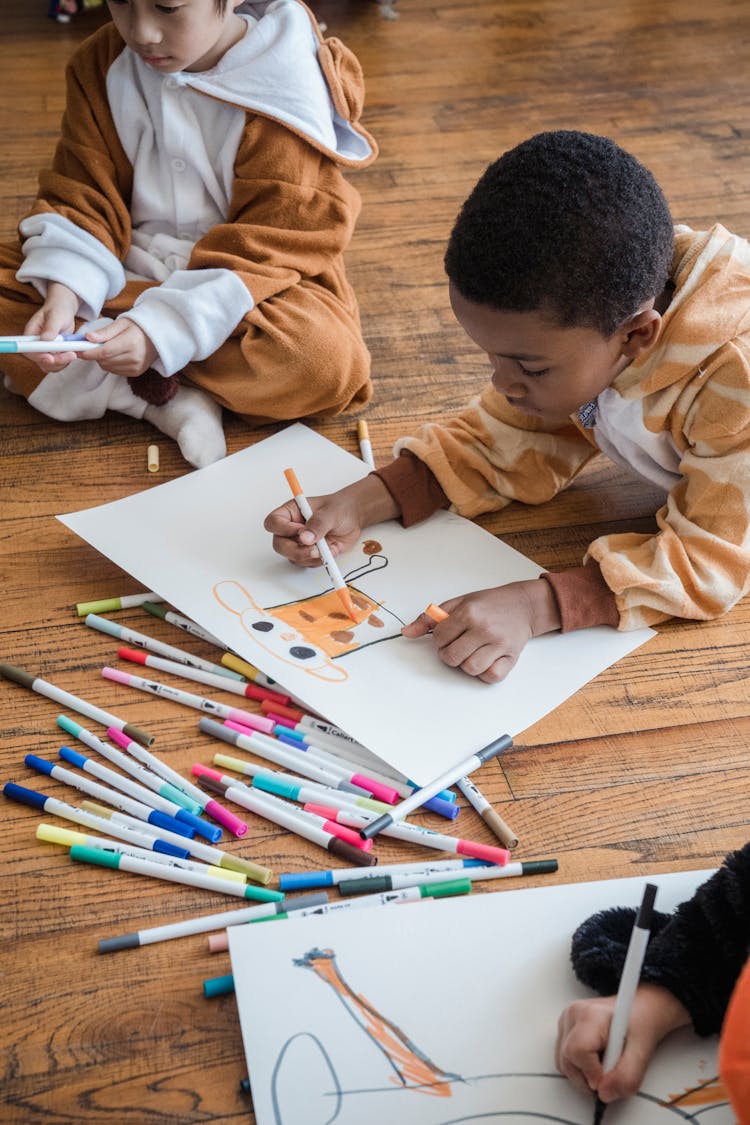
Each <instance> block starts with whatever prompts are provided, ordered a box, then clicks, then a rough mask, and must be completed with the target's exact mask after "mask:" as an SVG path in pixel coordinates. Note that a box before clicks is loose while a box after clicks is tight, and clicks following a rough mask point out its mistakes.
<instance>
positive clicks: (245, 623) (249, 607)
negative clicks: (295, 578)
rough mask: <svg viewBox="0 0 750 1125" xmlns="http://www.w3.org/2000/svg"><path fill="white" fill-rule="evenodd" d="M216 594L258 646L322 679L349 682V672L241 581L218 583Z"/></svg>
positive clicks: (215, 589) (217, 598)
mask: <svg viewBox="0 0 750 1125" xmlns="http://www.w3.org/2000/svg"><path fill="white" fill-rule="evenodd" d="M213 592H214V597H215V598H216V600H217V601H218V602H219V604H220V605H222V606H223V607H224V609H227V610H229V612H230V613H233V614H235V615H236V616H237V617H239V619H240V622H241V624H242V628H243V629H244V630H245V632H246V633H247V635H248V637H252V639H253V640H254V641H255V642H256V644H259V645H260V646H261V648H264V649H265V650H266V652H270V653H271V655H272V656H275V657H277V658H278V659H279V660H283V661H284V662H285V663H286V664H291V665H292V666H293V667H295V668H300V669H302V670H304V671H306V672H309V673H310V675H311V676H317V677H318V678H319V679H321V680H329V681H331V682H335V681H337V680H338V681H342V680H346V679H348V675H347V672H346V669H344V668H341V667H339V666H337V665H336V664H334V663H333V661H332V660H331V659H330V657H329V656H328V655H327V653H325V652H324V651H323V650H322V649H321V648H319V647H318V646H317V645H315V644H313V643H311V642H310V641H308V640H307V638H306V637H305V636H304V635H303V634H302V633H301V632H300V631H299V630H298V629H295V628H294V627H293V626H292V625H290V624H289V623H288V622H286V621H284V620H283V618H281V617H280V616H279V615H278V614H277V613H276V611H275V610H274V611H270V610H265V609H263V607H262V606H259V605H258V603H257V602H256V601H255V598H253V596H252V594H250V593H249V591H247V590H246V589H245V587H244V586H241V585H240V583H239V582H235V581H233V580H231V579H228V580H226V581H223V582H217V583H216V585H215V586H214V590H213Z"/></svg>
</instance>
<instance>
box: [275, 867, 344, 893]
mask: <svg viewBox="0 0 750 1125" xmlns="http://www.w3.org/2000/svg"><path fill="white" fill-rule="evenodd" d="M332 886H333V875H332V874H331V872H330V871H300V872H299V873H297V872H288V873H287V874H285V875H279V890H282V891H305V890H307V889H308V888H309V887H332Z"/></svg>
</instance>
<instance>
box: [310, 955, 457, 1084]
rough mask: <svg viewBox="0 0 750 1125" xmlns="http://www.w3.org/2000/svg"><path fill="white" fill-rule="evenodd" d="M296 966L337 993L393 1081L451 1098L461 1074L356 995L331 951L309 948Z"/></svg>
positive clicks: (362, 997) (363, 998)
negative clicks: (383, 1058) (442, 1065)
mask: <svg viewBox="0 0 750 1125" xmlns="http://www.w3.org/2000/svg"><path fill="white" fill-rule="evenodd" d="M294 964H295V965H297V966H298V967H300V968H306V969H312V971H313V972H314V973H315V974H316V975H317V976H318V977H319V978H320V979H321V980H323V981H325V983H326V984H328V985H330V987H331V988H332V989H333V990H334V992H335V993H336V995H337V996H338V997H339V999H340V1000H341V1002H342V1004H343V1005H344V1007H345V1008H346V1010H347V1011H348V1012H349V1014H350V1015H351V1016H352V1018H353V1019H354V1020H355V1021H356V1022H357V1023H358V1024H359V1025H360V1027H361V1028H362V1029H363V1031H364V1032H365V1034H366V1035H367V1036H369V1038H370V1039H371V1040H372V1042H373V1043H374V1044H375V1046H376V1047H377V1048H378V1049H379V1050H380V1051H382V1053H383V1054H384V1055H385V1056H386V1058H387V1059H388V1062H389V1063H390V1065H391V1067H392V1068H393V1070H394V1071H395V1076H391V1081H392V1082H395V1083H397V1084H398V1085H400V1086H407V1085H411V1087H412V1088H413V1089H414V1088H416V1089H419V1091H420V1092H421V1093H424V1094H432V1095H436V1096H438V1097H448V1098H449V1097H450V1096H451V1093H452V1091H451V1087H450V1084H451V1082H462V1081H463V1079H462V1078H461V1076H460V1075H459V1074H450V1073H448V1072H447V1071H444V1070H441V1068H440V1067H439V1066H436V1064H435V1063H433V1062H432V1061H431V1060H430V1059H429V1058H428V1057H427V1056H426V1055H425V1054H424V1053H423V1052H422V1051H420V1050H419V1049H418V1048H417V1047H416V1046H415V1045H414V1044H413V1043H412V1042H411V1040H410V1039H409V1038H408V1037H407V1036H406V1035H405V1034H404V1033H403V1032H402V1031H401V1030H400V1028H398V1027H397V1026H396V1024H394V1023H392V1022H391V1021H390V1020H388V1019H386V1018H385V1016H383V1015H381V1014H380V1012H378V1010H377V1009H376V1008H375V1007H374V1006H373V1005H372V1004H371V1003H370V1002H369V1001H368V1000H366V999H365V997H364V996H361V995H359V994H358V993H355V992H354V991H353V989H352V988H351V987H350V986H349V985H348V984H347V983H346V981H345V980H344V978H343V977H342V975H341V971H340V969H339V967H338V965H337V964H336V955H335V953H334V952H333V950H332V949H310V950H309V951H308V952H307V953H306V954H305V955H304V957H301V958H296V959H295V961H294Z"/></svg>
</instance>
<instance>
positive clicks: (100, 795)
mask: <svg viewBox="0 0 750 1125" xmlns="http://www.w3.org/2000/svg"><path fill="white" fill-rule="evenodd" d="M63 750H67V746H63V748H62V750H61V751H60V755H61V756H62V757H63V758H64V755H63ZM68 753H69V755H70V757H71V758H73V759H75V758H79V757H80V755H79V754H75V753H74V752H73V751H69V752H68ZM64 760H66V761H67V760H69V759H66V758H64ZM24 762H25V764H26V765H27V766H28V767H29V768H30V769H32V770H37V771H38V772H39V773H45V774H47V776H48V777H54V778H55V780H56V781H61V782H62V783H63V785H69V786H70V788H71V789H78V790H80V792H81V793H88V795H89V797H96V799H97V800H99V801H104V803H105V804H106V805H112V806H113V808H116V809H120V810H121V811H122V812H125V813H128V814H129V815H130V816H134V817H135V818H136V819H137V820H143V821H145V822H146V824H153V825H154V826H155V827H156V828H166V830H167V831H168V832H176V833H177V835H178V836H186V837H187V838H188V839H189V840H192V838H193V837H194V836H195V831H194V830H193V829H192V828H189V827H188V826H187V824H180V822H179V821H178V820H176V819H175V817H173V816H168V815H167V814H166V813H162V812H159V811H158V809H152V808H149V806H148V805H144V804H143V802H142V801H137V800H135V799H134V798H133V797H128V796H126V795H125V794H124V793H117V792H116V791H115V790H114V789H110V788H109V787H108V786H106V785H99V784H98V783H97V782H96V781H89V779H88V778H87V777H79V776H78V774H77V773H73V771H72V770H66V769H65V768H64V767H63V766H57V765H55V763H54V762H48V761H47V760H46V758H38V757H37V756H36V754H27V755H26V757H25V758H24ZM75 764H77V763H75Z"/></svg>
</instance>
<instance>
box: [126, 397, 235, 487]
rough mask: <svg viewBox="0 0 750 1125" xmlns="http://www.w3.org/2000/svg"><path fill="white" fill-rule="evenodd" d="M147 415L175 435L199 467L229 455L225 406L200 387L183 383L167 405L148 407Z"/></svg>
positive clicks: (188, 455) (187, 457)
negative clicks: (224, 420)
mask: <svg viewBox="0 0 750 1125" xmlns="http://www.w3.org/2000/svg"><path fill="white" fill-rule="evenodd" d="M143 417H144V418H145V419H146V421H147V422H150V423H151V425H152V426H156V428H157V430H161V432H162V433H163V434H166V435H167V437H171V438H173V439H174V441H176V442H177V444H178V446H179V447H180V453H181V454H182V456H183V457H184V458H185V460H186V461H188V462H189V463H190V464H191V465H195V467H196V468H197V469H202V468H204V467H205V466H206V465H212V464H213V463H214V461H220V460H221V458H222V457H226V453H227V447H226V442H225V440H224V428H223V425H222V417H221V407H220V406H219V404H218V403H216V402H214V400H213V399H212V398H210V397H209V396H208V395H207V394H206V393H205V391H201V390H199V388H198V387H188V386H185V385H184V384H183V385H182V386H181V387H180V389H179V390H178V392H177V394H176V395H175V396H174V398H173V399H170V401H169V402H166V403H164V405H163V406H151V405H149V406H147V407H146V409H145V411H144V413H143Z"/></svg>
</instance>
